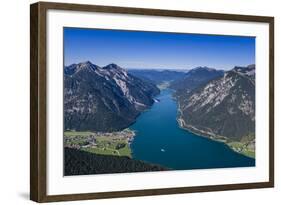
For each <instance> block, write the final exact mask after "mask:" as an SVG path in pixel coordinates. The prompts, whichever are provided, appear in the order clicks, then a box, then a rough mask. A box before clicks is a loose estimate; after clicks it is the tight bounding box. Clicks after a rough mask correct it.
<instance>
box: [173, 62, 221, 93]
mask: <svg viewBox="0 0 281 205" xmlns="http://www.w3.org/2000/svg"><path fill="white" fill-rule="evenodd" d="M223 73H224V71H222V70H216V69H214V68H209V67H196V68H193V69H191V70H190V71H188V72H187V73H186V74H185V75H184V76H183V78H180V79H179V80H176V81H174V82H172V83H171V85H170V87H171V88H173V89H175V90H177V92H180V91H181V90H184V92H190V91H191V90H192V89H194V88H196V87H199V86H200V85H203V84H205V83H206V82H208V81H210V80H212V79H215V78H217V77H221V76H223Z"/></svg>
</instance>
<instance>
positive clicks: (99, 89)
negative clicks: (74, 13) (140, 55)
mask: <svg viewBox="0 0 281 205" xmlns="http://www.w3.org/2000/svg"><path fill="white" fill-rule="evenodd" d="M158 93H159V90H158V88H157V87H156V86H155V85H153V84H151V83H149V82H144V81H143V80H141V79H139V78H137V77H134V76H131V75H130V74H128V73H127V71H126V70H124V69H122V68H121V67H119V66H117V65H115V64H109V65H107V66H105V67H99V66H97V65H94V64H92V63H91V62H89V61H87V62H83V63H79V64H73V65H70V66H66V67H65V68H64V129H65V130H76V131H84V130H88V131H106V132H110V131H116V130H121V129H123V128H126V127H128V126H129V125H130V124H131V123H133V122H134V121H135V119H136V117H137V116H138V115H139V114H140V112H142V111H143V110H145V109H147V108H148V107H149V106H151V105H152V104H153V102H154V100H153V97H154V96H155V95H157V94H158Z"/></svg>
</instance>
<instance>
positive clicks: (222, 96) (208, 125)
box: [176, 65, 255, 141]
mask: <svg viewBox="0 0 281 205" xmlns="http://www.w3.org/2000/svg"><path fill="white" fill-rule="evenodd" d="M188 75H190V74H188ZM176 97H177V99H178V102H179V110H180V119H181V120H182V121H181V122H182V126H183V127H186V128H188V129H190V130H193V131H196V132H199V133H209V134H211V135H212V134H214V135H217V136H223V137H227V138H228V139H229V140H234V141H241V140H243V139H245V137H249V136H252V135H254V133H255V65H250V66H247V67H235V68H233V69H232V70H230V71H228V72H225V73H224V75H223V76H222V77H216V78H215V79H213V80H211V81H209V82H207V83H206V84H203V85H201V86H200V87H197V88H196V89H194V90H192V91H190V92H179V93H177V96H176ZM251 140H252V139H251Z"/></svg>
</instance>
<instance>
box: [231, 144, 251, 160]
mask: <svg viewBox="0 0 281 205" xmlns="http://www.w3.org/2000/svg"><path fill="white" fill-rule="evenodd" d="M227 145H228V146H229V147H230V148H231V149H233V150H234V151H236V152H238V153H240V154H243V155H245V156H247V157H251V158H255V150H254V149H249V148H248V146H247V144H246V143H244V142H229V143H227Z"/></svg>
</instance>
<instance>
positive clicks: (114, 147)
mask: <svg viewBox="0 0 281 205" xmlns="http://www.w3.org/2000/svg"><path fill="white" fill-rule="evenodd" d="M132 134H134V133H133V131H130V130H128V129H126V130H124V131H120V132H114V133H105V134H103V133H102V134H101V133H95V132H71V131H67V132H65V133H64V139H65V146H67V147H74V148H76V149H79V150H84V151H87V152H91V153H95V154H102V155H114V156H127V157H130V158H131V157H132V155H131V148H130V146H129V141H130V139H131V137H133V135H132Z"/></svg>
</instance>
